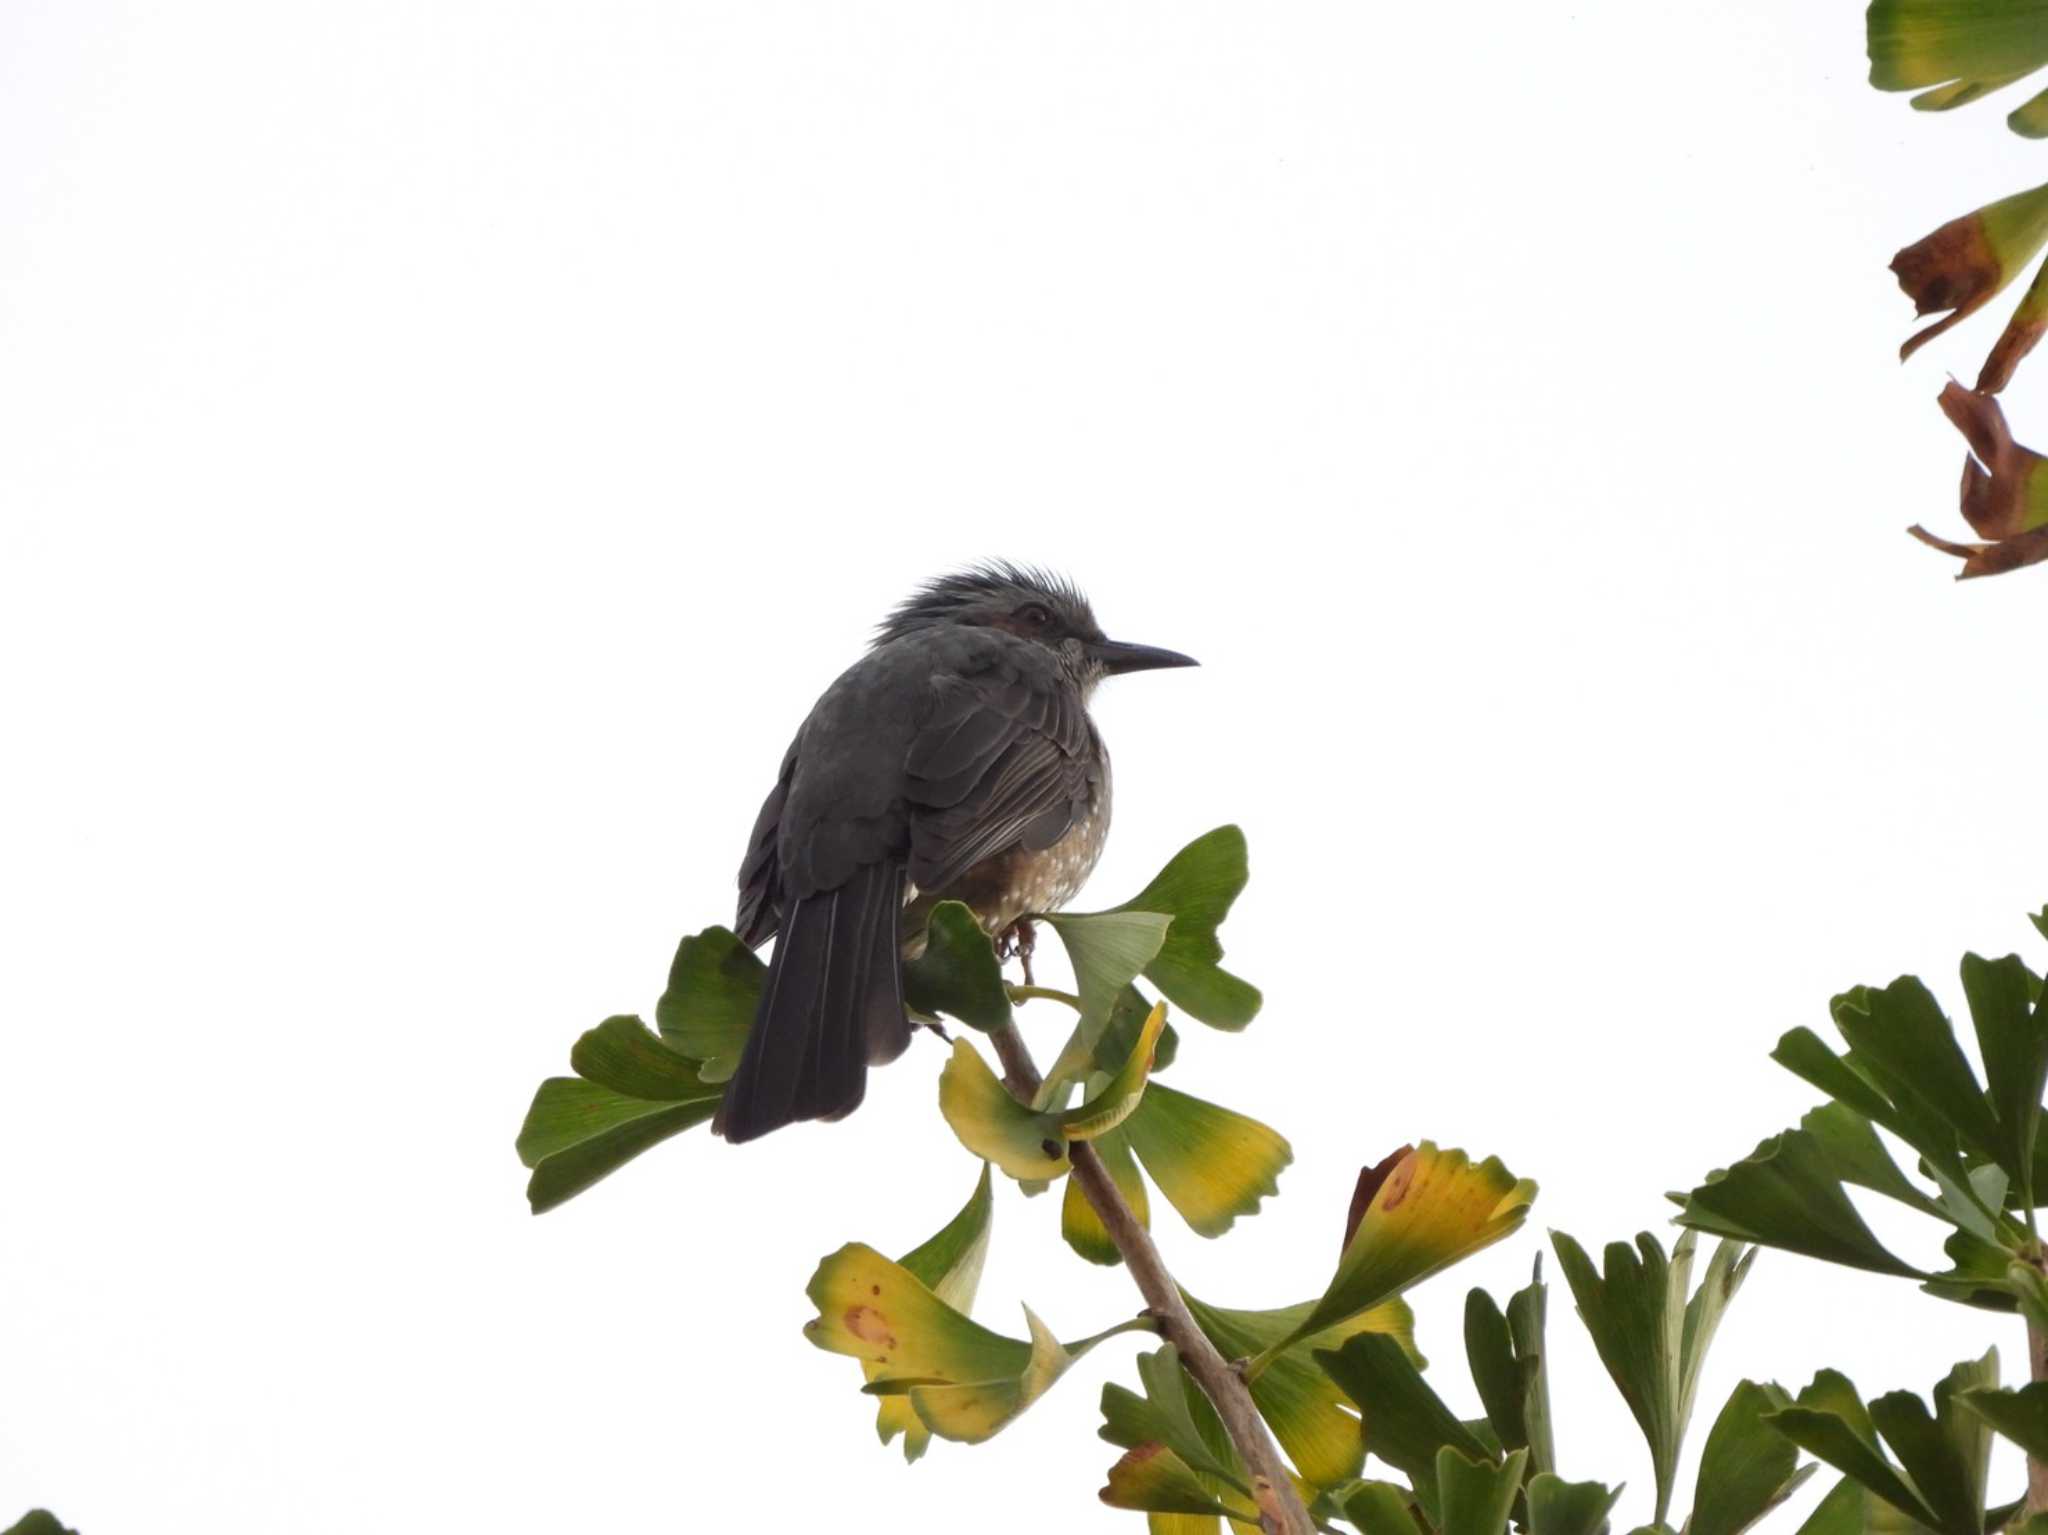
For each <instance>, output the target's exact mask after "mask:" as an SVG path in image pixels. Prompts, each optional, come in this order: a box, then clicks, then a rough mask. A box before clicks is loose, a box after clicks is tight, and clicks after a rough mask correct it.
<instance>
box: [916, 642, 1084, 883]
mask: <svg viewBox="0 0 2048 1535" xmlns="http://www.w3.org/2000/svg"><path fill="white" fill-rule="evenodd" d="M933 686H934V688H935V690H936V692H937V695H938V696H937V700H936V702H935V704H934V706H933V708H932V710H931V712H930V713H929V714H928V715H927V716H926V717H925V720H924V722H923V725H922V727H921V728H920V729H919V731H918V734H917V736H916V738H915V740H914V741H913V742H912V743H911V748H910V753H909V756H908V758H907V759H906V761H905V763H904V794H905V798H906V800H907V801H908V803H909V808H910V877H911V880H912V881H913V882H914V883H915V884H916V885H917V886H918V887H919V888H920V889H923V890H943V889H945V888H946V887H947V886H948V885H950V884H952V883H953V882H954V881H955V880H956V879H958V878H959V877H960V876H961V875H962V874H964V873H966V872H967V870H969V869H971V868H973V867H974V865H975V864H977V863H979V862H981V860H982V859H984V858H988V857H991V856H993V855H994V854H997V853H1001V852H1004V851H1007V850H1008V849H1009V848H1012V847H1016V846H1019V845H1022V846H1024V847H1027V848H1030V849H1032V850H1033V851H1036V850H1038V849H1041V848H1046V847H1050V846H1051V845H1052V844H1053V843H1055V842H1057V841H1059V839H1060V838H1061V837H1062V836H1064V835H1065V834H1066V831H1067V828H1068V827H1069V826H1070V825H1072V823H1073V821H1074V818H1075V817H1076V816H1077V815H1079V814H1080V813H1081V812H1082V810H1083V809H1085V807H1086V806H1087V803H1088V800H1089V797H1090V794H1091V792H1092V785H1093V783H1094V780H1095V776H1096V775H1097V774H1098V773H1099V766H1098V764H1097V762H1096V753H1095V752H1094V751H1093V750H1092V743H1091V741H1090V737H1089V727H1088V716H1087V713H1086V710H1085V709H1084V707H1083V705H1082V702H1081V698H1080V695H1079V693H1078V692H1076V691H1075V690H1074V689H1073V688H1071V687H1068V686H1065V685H1064V684H1063V683H1062V682H1061V681H1060V680H1059V679H1058V678H1057V677H1056V676H1053V675H1050V674H1047V675H1043V676H1030V675H1022V674H1020V673H1019V671H1017V670H1013V669H1011V668H1009V667H995V668H991V669H989V670H987V671H983V672H979V673H976V674H973V675H969V676H953V677H941V678H939V679H937V680H936V681H935V682H934V684H933Z"/></svg>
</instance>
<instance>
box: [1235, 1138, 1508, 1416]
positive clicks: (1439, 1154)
mask: <svg viewBox="0 0 2048 1535" xmlns="http://www.w3.org/2000/svg"><path fill="white" fill-rule="evenodd" d="M1535 1197H1536V1185H1535V1183H1534V1182H1533V1181H1531V1180H1530V1179H1527V1178H1519V1179H1518V1178H1516V1177H1515V1175H1514V1174H1513V1173H1511V1172H1509V1171H1508V1170H1507V1168H1506V1167H1504V1166H1502V1165H1501V1162H1500V1159H1499V1158H1497V1157H1488V1158H1487V1159H1486V1160H1485V1161H1484V1162H1478V1163H1475V1162H1473V1161H1472V1160H1471V1159H1470V1158H1469V1157H1467V1156H1466V1155H1465V1153H1464V1152H1462V1151H1457V1150H1448V1151H1447V1150H1441V1149H1439V1148H1438V1147H1437V1146H1436V1145H1435V1144H1433V1143H1432V1142H1429V1141H1424V1142H1422V1144H1421V1145H1419V1146H1417V1147H1416V1148H1415V1149H1414V1150H1412V1151H1408V1152H1406V1153H1405V1154H1403V1155H1402V1156H1401V1157H1400V1158H1399V1160H1398V1161H1397V1162H1396V1163H1395V1164H1394V1166H1393V1167H1392V1168H1391V1169H1390V1170H1388V1171H1386V1172H1385V1174H1384V1176H1383V1177H1381V1178H1380V1179H1379V1181H1378V1185H1377V1187H1376V1188H1375V1190H1374V1192H1373V1194H1372V1197H1371V1198H1370V1200H1369V1201H1368V1202H1367V1204H1366V1208H1365V1209H1364V1211H1363V1212H1362V1213H1360V1214H1359V1215H1358V1217H1357V1219H1356V1220H1355V1221H1354V1222H1353V1223H1352V1229H1351V1231H1350V1234H1349V1236H1348V1237H1347V1239H1346V1241H1345V1244H1344V1252H1343V1255H1342V1257H1340V1258H1339V1260H1338V1263H1337V1272H1336V1274H1335V1276H1334V1277H1333V1278H1332V1279H1331V1280H1330V1286H1329V1288H1328V1289H1327V1290H1326V1291H1324V1293H1323V1298H1322V1299H1321V1300H1320V1301H1318V1302H1317V1303H1316V1305H1315V1307H1314V1308H1313V1309H1312V1310H1311V1311H1310V1313H1309V1315H1308V1316H1307V1317H1305V1318H1304V1319H1303V1320H1302V1322H1301V1323H1300V1325H1299V1328H1298V1329H1297V1331H1296V1332H1295V1333H1294V1335H1293V1336H1291V1337H1288V1338H1286V1339H1283V1340H1282V1341H1281V1342H1279V1343H1277V1344H1275V1345H1274V1346H1273V1347H1271V1348H1269V1349H1267V1350H1265V1351H1264V1352H1262V1353H1261V1354H1260V1355H1259V1356H1258V1357H1257V1358H1255V1359H1253V1360H1252V1361H1251V1364H1250V1366H1249V1367H1248V1373H1249V1374H1251V1375H1252V1376H1253V1377H1254V1378H1256V1376H1257V1375H1258V1373H1259V1372H1260V1371H1261V1370H1263V1369H1264V1368H1265V1367H1266V1366H1267V1365H1268V1364H1269V1363H1270V1362H1271V1360H1272V1357H1273V1355H1274V1354H1276V1353H1278V1352H1279V1350H1280V1349H1282V1348H1285V1347H1287V1346H1288V1345H1289V1344H1292V1343H1296V1342H1299V1341H1300V1340H1301V1339H1302V1338H1305V1337H1307V1336H1309V1335H1310V1334H1312V1333H1318V1332H1322V1331H1323V1330H1325V1329H1326V1328H1329V1327H1331V1326H1333V1325H1335V1324H1336V1323H1338V1322H1341V1321H1343V1320H1344V1319H1345V1318H1346V1317H1350V1316H1355V1315H1357V1314H1358V1313H1359V1312H1361V1311H1365V1310H1368V1309H1370V1308H1371V1307H1373V1306H1376V1305H1378V1304H1379V1303H1380V1302H1382V1301H1385V1300H1390V1299H1392V1298H1393V1297H1394V1296H1396V1295H1399V1294H1400V1293H1401V1292H1402V1291H1403V1290H1405V1289H1407V1288H1408V1287H1409V1286H1410V1285H1413V1284H1417V1283H1419V1282H1420V1281H1422V1280H1424V1279H1427V1278H1428V1277H1429V1276H1430V1275H1432V1274H1434V1273H1436V1272H1438V1271H1439V1270H1441V1269H1444V1268H1448V1267H1449V1266H1450V1265H1451V1264H1453V1263H1456V1262H1457V1261H1458V1260H1459V1259H1461V1258H1464V1257H1468V1256H1470V1255H1471V1254H1472V1253H1475V1252H1478V1251H1479V1250H1480V1249H1481V1248H1483V1247H1488V1246H1491V1245H1492V1244H1493V1243H1495V1242H1498V1241H1499V1240H1500V1239H1501V1238H1502V1237H1505V1236H1507V1235H1508V1234H1509V1233H1510V1232H1513V1231H1515V1230H1516V1229H1518V1228H1519V1227H1520V1226H1521V1224H1522V1222H1523V1221H1525V1220H1526V1219H1528V1215H1529V1204H1530V1201H1532V1200H1533V1199H1534V1198H1535Z"/></svg>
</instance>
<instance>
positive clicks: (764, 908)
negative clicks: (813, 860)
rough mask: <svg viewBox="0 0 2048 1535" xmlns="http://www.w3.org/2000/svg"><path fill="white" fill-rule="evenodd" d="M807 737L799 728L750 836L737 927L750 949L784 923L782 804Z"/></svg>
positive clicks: (741, 940) (787, 795)
mask: <svg viewBox="0 0 2048 1535" xmlns="http://www.w3.org/2000/svg"><path fill="white" fill-rule="evenodd" d="M803 740H804V737H803V732H802V731H798V732H797V737H796V739H795V740H794V741H792V742H790V743H789V750H788V751H787V752H786V753H784V755H783V758H782V771H781V772H779V773H777V774H776V775H775V787H774V788H772V789H770V790H769V791H768V798H767V799H765V800H763V801H762V802H761V813H760V815H758V816H756V817H755V818H754V831H753V835H752V836H750V837H748V838H747V856H746V858H745V859H744V860H742V861H741V863H740V906H739V915H738V916H737V917H736V918H734V920H733V931H734V932H735V933H737V934H738V935H739V940H740V942H741V943H743V944H745V945H746V946H747V947H748V948H750V949H758V948H759V947H761V945H762V944H764V943H766V942H767V941H768V940H769V939H770V938H773V937H774V936H775V930H776V928H777V927H778V926H780V925H781V920H782V891H781V884H782V880H781V872H782V860H781V858H780V857H779V856H778V855H777V842H778V841H779V839H780V837H781V833H782V807H783V804H784V802H785V801H786V800H787V799H788V798H789V781H790V778H791V777H792V776H793V775H794V774H795V772H796V754H797V748H798V747H800V746H802V745H803Z"/></svg>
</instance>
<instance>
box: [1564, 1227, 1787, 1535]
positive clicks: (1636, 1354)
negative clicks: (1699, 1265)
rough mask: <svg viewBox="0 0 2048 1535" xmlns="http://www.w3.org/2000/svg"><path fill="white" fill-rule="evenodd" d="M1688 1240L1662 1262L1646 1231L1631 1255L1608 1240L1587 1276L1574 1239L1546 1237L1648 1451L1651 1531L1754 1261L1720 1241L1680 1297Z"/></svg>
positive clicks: (1686, 1278) (1687, 1273) (1688, 1267)
mask: <svg viewBox="0 0 2048 1535" xmlns="http://www.w3.org/2000/svg"><path fill="white" fill-rule="evenodd" d="M1697 1240H1698V1239H1697V1238H1696V1237H1695V1236H1694V1234H1693V1233H1692V1232H1690V1231H1688V1232H1686V1233H1685V1234H1684V1235H1683V1236H1681V1237H1680V1238H1679V1240H1678V1245H1677V1246H1676V1248H1674V1249H1673V1251H1672V1254H1671V1256H1670V1257H1669V1258H1668V1259H1667V1258H1666V1257H1665V1255H1664V1248H1663V1246H1662V1245H1661V1244H1660V1243H1659V1242H1658V1241H1657V1239H1656V1238H1655V1237H1654V1236H1652V1235H1650V1234H1649V1233H1648V1232H1644V1233H1642V1234H1641V1235H1639V1236H1638V1237H1637V1238H1636V1245H1635V1247H1634V1248H1631V1247H1630V1246H1629V1245H1628V1244H1627V1243H1626V1242H1610V1243H1609V1244H1608V1246H1607V1250H1606V1253H1605V1255H1604V1265H1603V1268H1602V1270H1600V1271H1596V1270H1595V1269H1594V1267H1593V1263H1592V1260H1591V1259H1590V1258H1588V1257H1587V1256H1586V1252H1585V1249H1583V1248H1582V1247H1580V1246H1579V1244H1578V1243H1577V1242H1575V1241H1573V1240H1572V1239H1571V1238H1570V1237H1569V1236H1567V1235H1565V1234H1564V1233H1563V1232H1561V1231H1553V1232H1552V1233H1551V1234H1550V1241H1551V1246H1552V1247H1553V1248H1554V1249H1555V1250H1556V1253H1557V1260H1558V1264H1559V1266H1560V1267H1561V1268H1562V1269H1563V1270H1564V1275H1565V1279H1566V1281H1567V1282H1568V1283H1569V1284H1570V1285H1571V1290H1572V1298H1573V1300H1574V1301H1576V1302H1577V1304H1578V1310H1579V1316H1580V1319H1581V1320H1583V1321H1584V1322H1585V1324H1586V1331H1587V1332H1588V1333H1590V1334H1591V1335H1592V1338H1593V1345H1594V1347H1595V1348H1596V1349H1597V1350H1598V1351H1599V1354H1600V1361H1601V1363H1602V1364H1604V1365H1606V1366H1607V1373H1608V1374H1609V1375H1610V1376H1612V1377H1613V1379H1614V1384H1615V1386H1616V1388H1617V1389H1619V1390H1620V1392H1621V1395H1622V1399H1623V1400H1624V1401H1626V1402H1627V1403H1628V1407H1629V1411H1630V1412H1631V1413H1633V1414H1634V1415H1635V1419H1636V1423H1637V1425H1638V1426H1639V1427H1640V1428H1641V1429H1642V1431H1643V1438H1644V1440H1645V1441H1646V1442H1647V1443H1648V1445H1649V1447H1650V1464H1651V1467H1652V1469H1653V1471H1654V1472H1655V1475H1656V1487H1657V1504H1656V1519H1657V1523H1659V1524H1662V1523H1664V1520H1665V1516H1666V1515H1667V1514H1668V1513H1669V1512H1670V1508H1671V1492H1672V1488H1673V1485H1674V1482H1675V1478H1676V1476H1677V1470H1678V1454H1679V1450H1680V1448H1681V1447H1682V1446H1683V1444H1684V1442H1685V1430H1686V1424H1687V1422H1688V1421H1689V1420H1690V1418H1691V1416H1692V1403H1693V1396H1694V1392H1695V1390H1696V1388H1697V1386H1698V1384H1699V1372H1700V1366H1701V1365H1702V1364H1703V1363H1704V1362H1705V1358H1706V1352H1707V1345H1708V1344H1709V1343H1710V1342H1711V1341H1712V1339H1713V1335H1714V1331H1715V1329H1716V1327H1718V1325H1719V1323H1720V1318H1721V1313H1722V1310H1723V1309H1724V1308H1725V1307H1726V1305H1727V1303H1728V1302H1729V1301H1730V1300H1731V1299H1733V1298H1734V1295H1735V1292H1736V1290H1737V1289H1739V1288H1740V1287H1741V1284H1742V1281H1743V1278H1744V1277H1745V1276H1746V1275H1747V1273H1748V1272H1749V1265H1750V1263H1751V1262H1752V1261H1754V1258H1755V1250H1754V1249H1753V1248H1752V1249H1747V1250H1745V1249H1744V1248H1743V1247H1742V1245H1741V1244H1740V1243H1737V1242H1732V1241H1724V1242H1722V1243H1721V1244H1720V1245H1719V1246H1718V1247H1717V1248H1716V1250H1715V1252H1714V1256H1713V1258H1712V1259H1711V1260H1710V1261H1709V1262H1708V1264H1707V1272H1706V1275H1705V1277H1704V1278H1703V1279H1702V1280H1701V1282H1700V1287H1699V1289H1698V1290H1697V1291H1696V1292H1691V1293H1690V1295H1689V1294H1688V1292H1689V1291H1690V1281H1691V1277H1692V1256H1693V1249H1694V1246H1695V1244H1696V1242H1697Z"/></svg>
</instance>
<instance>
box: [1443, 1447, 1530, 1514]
mask: <svg viewBox="0 0 2048 1535" xmlns="http://www.w3.org/2000/svg"><path fill="white" fill-rule="evenodd" d="M1528 1459H1529V1452H1528V1451H1527V1450H1517V1451H1515V1453H1514V1454H1512V1455H1510V1456H1508V1457H1507V1458H1506V1459H1505V1460H1503V1461H1500V1462H1495V1461H1493V1460H1492V1459H1490V1458H1487V1457H1484V1456H1478V1457H1475V1456H1469V1455H1464V1454H1461V1453H1459V1452H1458V1451H1457V1450H1454V1449H1452V1448H1451V1447H1450V1446H1449V1445H1445V1446H1444V1447H1443V1448H1442V1449H1440V1450H1438V1451H1437V1452H1436V1480H1437V1489H1438V1492H1437V1495H1438V1498H1439V1500H1440V1513H1439V1515H1438V1519H1437V1528H1438V1530H1439V1531H1440V1532H1441V1535H1502V1532H1503V1531H1505V1530H1506V1529H1507V1527H1508V1515H1509V1514H1510V1513H1511V1512H1513V1510H1514V1506H1515V1496H1516V1494H1517V1493H1519V1492H1520V1491H1521V1489H1522V1471H1523V1469H1524V1467H1525V1466H1526V1465H1527V1464H1528Z"/></svg>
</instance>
